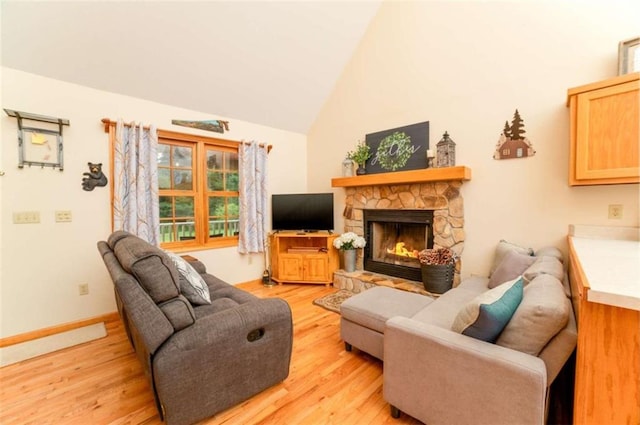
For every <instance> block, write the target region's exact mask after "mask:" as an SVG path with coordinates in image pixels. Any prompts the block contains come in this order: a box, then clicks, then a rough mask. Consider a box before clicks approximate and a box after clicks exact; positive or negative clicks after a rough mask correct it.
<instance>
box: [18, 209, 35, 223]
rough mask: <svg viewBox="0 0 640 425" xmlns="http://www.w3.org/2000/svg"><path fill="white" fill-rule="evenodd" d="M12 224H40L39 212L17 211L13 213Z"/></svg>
mask: <svg viewBox="0 0 640 425" xmlns="http://www.w3.org/2000/svg"><path fill="white" fill-rule="evenodd" d="M13 222H14V224H33V223H40V212H39V211H19V212H14V213H13Z"/></svg>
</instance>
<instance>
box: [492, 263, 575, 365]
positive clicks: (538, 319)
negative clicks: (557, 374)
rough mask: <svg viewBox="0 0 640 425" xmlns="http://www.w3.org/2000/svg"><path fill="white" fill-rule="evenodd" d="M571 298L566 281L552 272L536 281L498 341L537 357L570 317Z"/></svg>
mask: <svg viewBox="0 0 640 425" xmlns="http://www.w3.org/2000/svg"><path fill="white" fill-rule="evenodd" d="M570 309H571V306H570V301H569V299H568V298H567V297H566V295H565V293H564V288H563V287H562V283H561V282H560V281H559V280H558V279H556V278H555V277H553V276H551V275H549V274H541V275H539V276H538V277H536V278H535V279H534V280H532V281H531V282H530V283H529V284H528V285H527V286H526V287H525V288H524V292H523V298H522V302H521V303H520V306H519V307H518V309H517V310H516V312H515V313H514V314H513V317H512V318H511V321H509V323H508V324H507V326H506V327H505V328H504V330H503V331H502V333H501V334H500V337H499V338H498V340H497V341H496V344H498V345H502V346H504V347H508V348H511V349H514V350H518V351H521V352H523V353H527V354H531V355H533V356H537V355H538V354H539V353H540V351H542V349H543V348H544V347H545V345H547V343H548V342H549V341H550V340H551V338H553V337H554V336H555V335H556V334H557V333H558V332H560V330H562V328H564V327H565V326H566V324H567V321H568V320H569V313H570Z"/></svg>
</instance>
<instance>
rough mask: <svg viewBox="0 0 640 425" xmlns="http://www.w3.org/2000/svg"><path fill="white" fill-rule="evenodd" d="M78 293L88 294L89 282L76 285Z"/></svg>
mask: <svg viewBox="0 0 640 425" xmlns="http://www.w3.org/2000/svg"><path fill="white" fill-rule="evenodd" d="M78 293H80V295H89V284H88V283H81V284H80V285H78Z"/></svg>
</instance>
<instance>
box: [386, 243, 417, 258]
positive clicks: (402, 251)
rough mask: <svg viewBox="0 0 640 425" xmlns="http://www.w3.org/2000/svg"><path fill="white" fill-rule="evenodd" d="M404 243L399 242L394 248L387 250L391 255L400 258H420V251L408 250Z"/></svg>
mask: <svg viewBox="0 0 640 425" xmlns="http://www.w3.org/2000/svg"><path fill="white" fill-rule="evenodd" d="M404 246H405V243H404V242H398V243H397V244H396V246H395V247H394V248H387V252H388V253H389V254H393V255H397V256H399V257H409V258H418V252H419V251H418V250H416V249H413V250H408V249H407V248H405V247H404Z"/></svg>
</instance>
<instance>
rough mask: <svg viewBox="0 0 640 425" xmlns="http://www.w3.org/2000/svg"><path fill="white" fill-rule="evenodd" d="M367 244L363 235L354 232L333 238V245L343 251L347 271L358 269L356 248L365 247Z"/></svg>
mask: <svg viewBox="0 0 640 425" xmlns="http://www.w3.org/2000/svg"><path fill="white" fill-rule="evenodd" d="M366 244H367V241H365V239H364V238H363V237H362V236H358V235H356V234H355V233H353V232H346V233H343V234H341V235H340V236H338V237H337V238H335V239H334V240H333V246H334V247H336V248H338V249H339V250H340V251H342V252H343V255H344V270H345V271H346V272H354V271H356V253H357V251H356V250H357V249H358V248H364V247H365V245H366Z"/></svg>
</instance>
